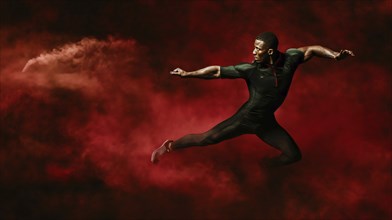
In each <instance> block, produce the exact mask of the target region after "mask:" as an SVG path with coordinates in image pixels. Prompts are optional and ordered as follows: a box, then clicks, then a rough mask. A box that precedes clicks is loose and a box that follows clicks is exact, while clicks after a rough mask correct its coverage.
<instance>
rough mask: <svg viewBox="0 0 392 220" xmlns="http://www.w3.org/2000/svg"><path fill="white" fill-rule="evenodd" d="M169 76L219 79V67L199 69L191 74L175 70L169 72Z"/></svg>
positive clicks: (178, 69)
mask: <svg viewBox="0 0 392 220" xmlns="http://www.w3.org/2000/svg"><path fill="white" fill-rule="evenodd" d="M170 74H172V75H177V76H181V77H193V78H204V79H214V78H219V77H220V66H208V67H205V68H203V69H199V70H196V71H191V72H187V71H185V70H182V69H180V68H176V69H175V70H173V71H171V72H170Z"/></svg>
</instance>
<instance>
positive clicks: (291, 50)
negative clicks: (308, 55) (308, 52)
mask: <svg viewBox="0 0 392 220" xmlns="http://www.w3.org/2000/svg"><path fill="white" fill-rule="evenodd" d="M286 54H287V55H289V56H303V55H304V52H302V51H301V50H298V49H297V48H289V49H287V50H286Z"/></svg>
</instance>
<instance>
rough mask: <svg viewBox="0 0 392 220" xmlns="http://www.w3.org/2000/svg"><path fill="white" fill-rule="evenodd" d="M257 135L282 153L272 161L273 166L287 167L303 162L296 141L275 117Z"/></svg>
mask: <svg viewBox="0 0 392 220" xmlns="http://www.w3.org/2000/svg"><path fill="white" fill-rule="evenodd" d="M256 135H257V136H258V137H259V138H260V139H261V140H263V141H264V142H266V143H267V144H269V145H271V146H272V147H274V148H276V149H278V150H280V151H281V152H282V154H281V155H280V156H279V157H277V158H274V159H273V160H272V161H271V163H272V165H287V164H291V163H294V162H297V161H299V160H301V158H302V155H301V151H300V150H299V148H298V146H297V144H296V143H295V141H294V139H293V138H292V137H291V136H290V134H289V133H288V132H287V131H286V130H285V129H283V128H282V127H281V126H280V125H279V124H278V122H277V121H276V119H275V117H274V118H272V119H271V120H270V121H269V122H268V125H267V126H264V127H263V128H262V130H260V132H258V133H256Z"/></svg>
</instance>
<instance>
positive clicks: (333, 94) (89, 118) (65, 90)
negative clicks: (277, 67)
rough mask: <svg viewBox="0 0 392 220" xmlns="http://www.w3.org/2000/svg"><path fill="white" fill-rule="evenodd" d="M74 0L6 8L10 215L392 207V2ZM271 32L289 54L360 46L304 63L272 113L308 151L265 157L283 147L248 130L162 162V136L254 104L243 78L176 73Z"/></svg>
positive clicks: (331, 214) (243, 213)
mask: <svg viewBox="0 0 392 220" xmlns="http://www.w3.org/2000/svg"><path fill="white" fill-rule="evenodd" d="M60 2H61V1H60ZM66 2H68V1H64V2H62V3H61V4H60V5H61V7H60V6H56V5H53V4H51V3H49V2H46V3H42V4H41V5H40V7H38V6H37V5H35V3H34V2H30V1H26V2H21V3H20V6H21V7H19V6H18V7H16V6H15V5H13V3H6V6H7V7H8V8H9V9H13V10H24V16H29V13H27V12H30V15H31V16H32V15H36V16H33V17H34V19H28V17H24V18H23V17H22V18H19V19H20V20H18V19H16V17H13V16H14V15H12V14H7V13H3V14H5V15H6V18H7V19H8V21H9V23H8V24H7V25H6V26H5V28H2V29H1V41H0V42H1V56H0V58H1V94H0V100H1V103H0V118H1V142H0V144H1V148H0V150H1V153H0V165H1V166H0V167H1V168H0V184H1V187H0V188H1V193H2V199H1V202H2V204H1V207H2V209H3V210H2V211H1V213H4V214H2V216H3V217H4V218H5V219H14V218H21V219H26V218H29V219H31V218H52V219H59V218H60V219H61V218H64V219H389V218H390V217H391V204H390V201H391V200H390V199H391V197H390V195H391V192H390V185H391V176H390V168H391V167H390V161H391V153H390V145H391V126H390V121H391V107H390V106H391V76H390V70H391V68H390V65H389V64H388V62H389V60H388V59H387V57H388V56H389V54H390V52H391V48H390V47H391V46H390V45H391V44H390V40H389V38H388V36H390V34H391V33H390V30H389V28H387V27H388V25H387V24H388V23H389V24H390V18H391V16H390V15H391V5H390V3H389V2H388V1H385V2H382V1H380V2H377V3H373V4H371V2H358V1H351V2H341V1H337V2H331V3H328V4H327V3H323V2H319V1H309V2H303V3H300V4H299V3H296V2H294V1H287V2H283V3H282V4H279V5H278V4H277V3H275V2H273V1H262V2H261V1H260V2H258V1H250V2H245V3H239V2H235V1H229V2H212V1H194V2H189V3H183V2H178V3H176V4H174V3H172V4H170V5H161V4H160V3H158V2H155V1H150V2H149V3H144V2H143V3H122V4H114V3H95V4H91V5H89V7H86V5H80V4H82V3H72V4H71V3H66ZM73 4H74V5H73ZM22 6H23V7H22ZM87 8H88V9H87ZM67 9H75V10H72V11H74V14H72V15H69V17H67V18H68V19H66V20H64V19H63V15H64V14H66V13H67V12H68V11H67ZM35 10H38V11H37V12H36V11H35ZM75 11H76V12H75ZM41 12H42V13H41ZM43 12H45V13H43ZM7 16H8V17H7ZM108 18H111V19H109V20H108ZM43 21H45V22H43ZM87 24H88V25H87ZM14 26H16V28H15V27H14ZM18 26H19V27H20V28H17V27H18ZM30 26H32V27H34V28H36V29H37V30H35V29H32V28H31V27H30ZM43 29H44V30H45V31H42V30H43ZM264 30H272V31H274V32H276V33H277V34H278V36H279V39H280V48H281V50H282V51H285V50H286V49H288V48H290V47H299V46H304V45H313V44H321V45H325V46H328V47H331V48H333V49H336V50H338V49H340V48H347V49H352V50H353V51H354V53H355V54H356V56H355V57H354V58H352V59H348V60H345V61H341V62H335V61H332V60H321V59H317V58H314V59H313V60H311V61H309V62H308V63H306V64H303V65H302V66H300V67H299V69H298V70H297V72H296V75H295V77H294V81H293V84H292V87H291V90H290V92H289V95H288V97H287V100H286V102H285V103H284V104H283V105H282V107H281V108H280V110H278V112H277V118H278V121H280V123H281V124H282V125H283V126H284V127H285V128H287V130H288V131H289V132H290V133H291V135H292V136H293V137H294V138H295V139H296V141H297V143H298V145H299V146H300V148H301V150H302V152H303V155H304V159H303V160H302V161H301V162H299V163H297V164H293V165H290V166H287V167H283V168H278V169H266V168H263V167H260V166H259V165H258V161H260V160H261V159H263V158H265V157H270V156H274V155H276V154H277V153H278V152H276V151H275V150H273V149H272V148H270V147H268V146H267V145H266V144H264V143H262V142H261V141H260V140H259V139H258V138H257V137H255V136H252V135H245V136H241V137H238V138H235V139H233V140H229V141H226V142H222V143H220V144H218V145H216V146H209V147H204V148H191V149H187V150H183V151H178V152H175V153H173V154H170V155H167V156H166V157H164V158H162V160H161V162H160V163H159V164H158V165H155V166H154V165H152V164H151V163H150V161H149V159H150V153H151V152H152V150H153V149H154V148H155V147H157V146H159V144H161V142H162V141H163V140H165V139H166V138H174V139H175V138H179V137H180V136H182V135H184V134H187V133H195V132H203V131H205V130H207V129H209V128H210V127H212V126H213V125H215V124H216V123H218V122H220V121H222V120H223V119H225V118H227V117H229V116H231V115H232V114H233V113H234V112H235V111H236V110H237V109H238V108H239V106H240V105H241V104H242V103H243V102H244V101H246V99H247V90H246V85H245V83H244V82H243V81H242V80H198V79H181V78H175V77H172V76H170V75H169V73H168V72H169V71H170V70H171V69H174V68H176V67H177V66H179V67H182V68H184V69H186V70H193V69H197V68H201V67H204V66H207V65H214V64H216V65H231V64H236V63H240V62H244V61H245V62H246V61H250V59H251V57H252V56H251V54H250V52H251V50H252V44H253V42H252V41H253V38H254V36H255V35H257V34H258V33H259V32H261V31H264ZM95 35H96V36H95ZM107 35H114V36H116V37H106V36H107ZM85 36H91V37H85ZM102 36H104V37H102ZM53 48H55V49H53ZM22 70H23V71H22Z"/></svg>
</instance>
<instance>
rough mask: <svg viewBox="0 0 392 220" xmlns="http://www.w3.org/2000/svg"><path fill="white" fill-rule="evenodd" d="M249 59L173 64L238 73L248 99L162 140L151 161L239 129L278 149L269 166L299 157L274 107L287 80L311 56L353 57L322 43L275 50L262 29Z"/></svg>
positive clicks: (200, 73)
mask: <svg viewBox="0 0 392 220" xmlns="http://www.w3.org/2000/svg"><path fill="white" fill-rule="evenodd" d="M253 55H254V62H253V63H242V64H238V65H235V66H227V67H221V66H208V67H206V68H203V69H200V70H196V71H192V72H187V71H185V70H182V69H180V68H176V69H175V70H173V71H172V72H171V74H172V75H178V76H181V77H194V78H208V79H211V78H230V79H233V78H243V79H245V81H246V84H247V86H248V90H249V99H248V101H247V102H246V103H245V104H244V105H242V107H241V108H240V109H239V110H238V111H237V113H235V114H234V115H233V116H231V117H230V118H228V119H226V120H225V121H223V122H221V123H219V124H218V125H216V126H215V127H213V128H212V129H211V130H209V131H207V132H204V133H201V134H188V135H185V136H183V137H181V138H180V139H178V140H175V141H173V140H166V141H165V142H164V143H163V144H162V146H160V147H159V148H157V149H156V150H155V151H154V152H153V153H152V155H151V162H153V163H156V162H158V158H159V157H161V156H162V155H163V154H165V153H169V152H172V151H175V150H178V149H183V148H187V147H191V146H206V145H212V144H216V143H219V142H221V141H223V140H227V139H230V138H234V137H237V136H239V135H242V134H255V135H257V136H258V137H259V138H260V139H261V140H263V141H264V142H265V143H267V144H269V145H271V146H272V147H274V148H276V149H278V150H279V151H281V154H280V156H278V157H276V158H273V159H272V160H271V161H269V165H286V164H290V163H294V162H296V161H299V160H300V159H301V152H300V150H299V149H298V146H297V144H296V143H295V141H294V140H293V138H292V137H291V136H290V135H289V134H288V133H287V131H285V130H284V129H283V128H282V127H281V126H280V125H279V124H278V123H277V121H276V119H275V116H274V112H275V111H276V110H277V109H278V108H279V106H280V105H281V104H282V103H283V101H284V99H285V98H286V95H287V92H288V91H289V88H290V84H291V80H292V78H293V75H294V72H295V70H296V69H297V67H298V65H299V64H301V63H304V62H306V61H308V60H309V59H310V58H312V57H313V56H317V57H322V58H329V59H335V60H341V59H344V58H346V57H348V56H354V54H353V52H352V51H350V50H341V51H340V52H335V51H333V50H331V49H328V48H325V47H322V46H307V47H301V48H297V49H288V50H287V51H286V53H281V52H280V51H279V50H278V38H277V37H276V35H275V34H274V33H272V32H264V33H262V34H260V35H258V36H257V37H256V40H255V43H254V50H253Z"/></svg>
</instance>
